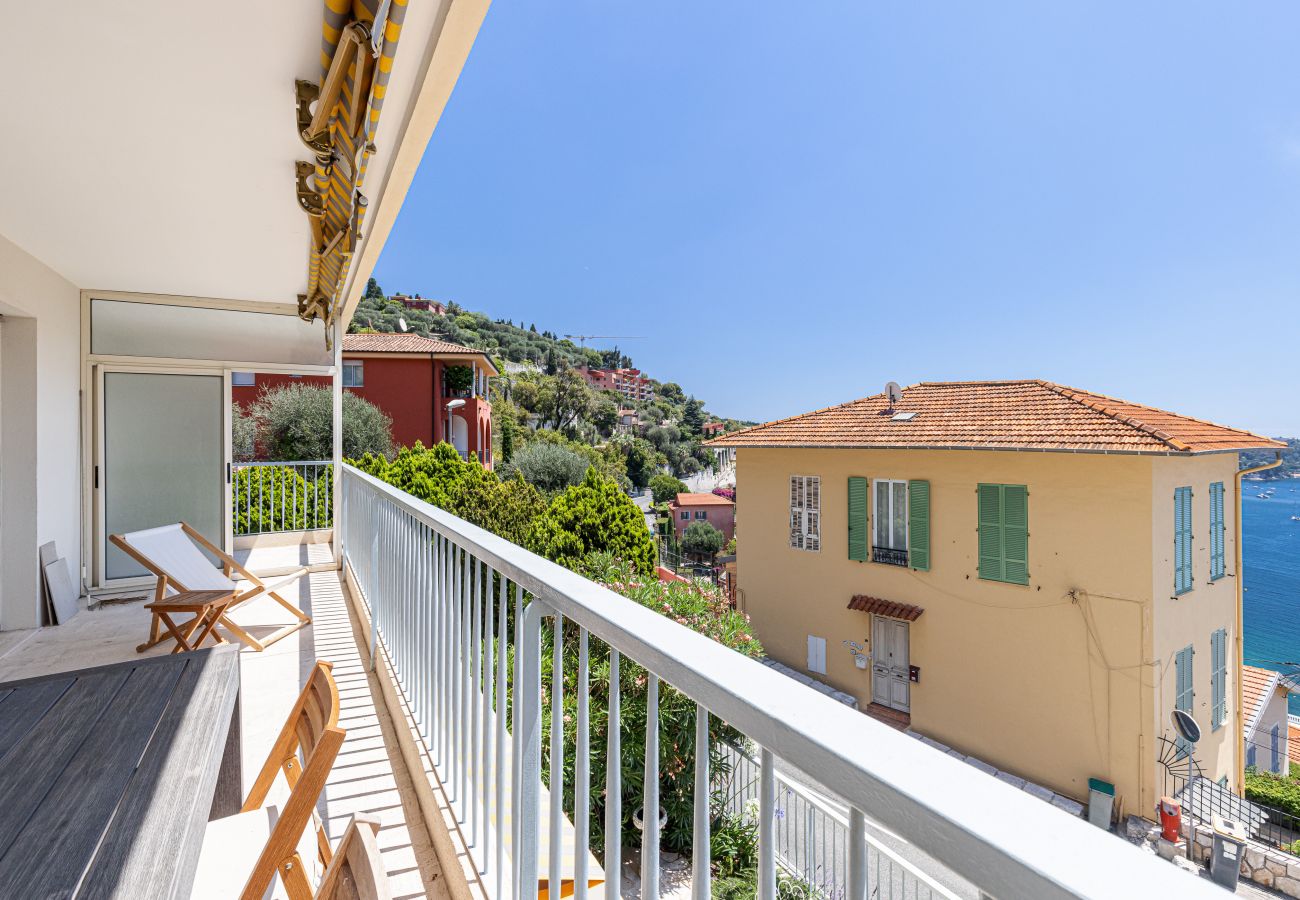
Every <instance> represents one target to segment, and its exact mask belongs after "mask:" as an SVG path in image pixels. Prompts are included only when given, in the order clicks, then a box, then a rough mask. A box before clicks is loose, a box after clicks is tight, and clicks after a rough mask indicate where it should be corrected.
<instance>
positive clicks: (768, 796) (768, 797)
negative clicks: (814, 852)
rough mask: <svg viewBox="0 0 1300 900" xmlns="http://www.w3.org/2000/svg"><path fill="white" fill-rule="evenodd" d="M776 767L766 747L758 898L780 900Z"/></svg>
mask: <svg viewBox="0 0 1300 900" xmlns="http://www.w3.org/2000/svg"><path fill="white" fill-rule="evenodd" d="M775 838H776V765H775V761H774V758H773V756H772V751H771V750H768V749H767V748H766V747H764V748H763V750H762V752H761V753H760V755H759V775H758V898H759V900H776V843H775Z"/></svg>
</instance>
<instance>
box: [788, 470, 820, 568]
mask: <svg viewBox="0 0 1300 900" xmlns="http://www.w3.org/2000/svg"><path fill="white" fill-rule="evenodd" d="M821 518H822V480H821V478H820V477H819V476H817V475H791V476H790V546H791V547H793V548H794V549H796V550H811V551H813V552H814V553H815V552H817V551H820V550H821V548H822V523H821Z"/></svg>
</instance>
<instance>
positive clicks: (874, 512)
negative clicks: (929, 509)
mask: <svg viewBox="0 0 1300 900" xmlns="http://www.w3.org/2000/svg"><path fill="white" fill-rule="evenodd" d="M896 484H901V485H902V486H903V541H902V546H895V545H894V544H887V543H885V542H883V541H882V540H881V534H880V530H881V527H882V526H884V527H885V528H888V529H889V531H890V532H891V535H890V536H891V537H892V536H893V535H892V532H893V530H894V489H893V488H894V485H896ZM881 485H886V486H888V487H889V490H888V492H887V493H886V494H885V496H886V498H887V499H888V500H889V512H888V514H887V515H883V516H882V515H880V512H879V510H880V487H881ZM907 492H908V483H907V482H906V481H905V480H903V479H900V478H876V479H873V480H872V482H871V509H870V510H868V513H869V514H870V516H871V520H872V521H871V546H872V548H873V549H874V548H876V547H885V548H888V549H890V550H897V551H898V552H900V553H906V552H907V547H908V543H907V540H908V537H909V534H908V531H909V529H910V528H911V527H912V523H911V517H910V516H909V515H908V509H907V508H908V506H909V503H908V495H907Z"/></svg>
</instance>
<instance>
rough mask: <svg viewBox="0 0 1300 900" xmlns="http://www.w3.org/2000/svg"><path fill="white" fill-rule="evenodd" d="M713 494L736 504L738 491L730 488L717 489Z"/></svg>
mask: <svg viewBox="0 0 1300 900" xmlns="http://www.w3.org/2000/svg"><path fill="white" fill-rule="evenodd" d="M713 493H715V494H717V495H718V496H719V497H726V498H727V499H728V500H730V501H731V502H732V503H735V502H736V489H735V488H728V487H715V488H714V489H713Z"/></svg>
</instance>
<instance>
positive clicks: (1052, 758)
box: [737, 448, 1235, 814]
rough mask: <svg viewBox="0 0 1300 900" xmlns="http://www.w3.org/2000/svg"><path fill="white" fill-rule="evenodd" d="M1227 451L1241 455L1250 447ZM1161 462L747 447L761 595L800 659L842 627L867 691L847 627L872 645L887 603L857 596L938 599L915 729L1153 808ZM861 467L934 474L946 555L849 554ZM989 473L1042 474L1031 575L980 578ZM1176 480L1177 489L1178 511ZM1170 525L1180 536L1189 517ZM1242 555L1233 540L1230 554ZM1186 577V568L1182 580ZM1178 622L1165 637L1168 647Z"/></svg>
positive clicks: (770, 627) (1023, 480) (748, 549)
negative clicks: (800, 539) (1092, 782)
mask: <svg viewBox="0 0 1300 900" xmlns="http://www.w3.org/2000/svg"><path fill="white" fill-rule="evenodd" d="M1216 459H1218V460H1219V461H1220V462H1219V465H1220V466H1222V465H1227V466H1228V467H1229V469H1231V466H1232V465H1234V462H1233V460H1235V456H1233V455H1225V456H1223V457H1216ZM1160 462H1162V463H1163V462H1164V461H1163V460H1161V461H1160ZM1168 462H1169V465H1170V466H1171V467H1172V466H1173V465H1174V464H1178V463H1183V462H1185V461H1183V460H1171V461H1168ZM1155 464H1156V461H1155V460H1153V458H1150V457H1139V456H1118V455H1117V456H1102V455H1093V454H1067V453H1020V452H994V451H988V452H985V451H918V450H910V451H907V450H816V449H811V450H804V449H800V450H793V449H754V448H744V449H741V450H740V451H739V452H738V455H737V489H738V493H739V502H738V509H737V515H738V518H739V520H740V522H741V523H742V525H741V526H740V528H741V530H740V534H739V548H738V560H737V562H738V567H739V584H740V587H741V589H742V591H743V592H744V602H745V604H746V609H747V611H748V612H749V614H750V615H751V617H752V619H753V622H754V626H755V628H756V630H757V632H758V635H759V638H760V639H761V640H762V641H763V644H764V646H765V647H766V648H767V650H768V652H769V653H770V654H771V655H772V656H774V657H775V658H777V659H779V660H781V661H782V662H784V663H786V664H787V665H791V666H793V667H795V668H797V669H800V670H805V666H806V663H807V637H808V636H809V635H816V636H819V637H824V638H826V641H827V674H826V676H825V677H824V680H825V681H826V682H828V683H830V684H832V685H834V686H835V687H837V688H839V689H841V690H844V691H847V692H849V693H851V694H853V695H855V696H857V697H858V699H859V702H860V704H862V705H863V706H865V705H866V704H868V703H870V701H871V675H870V671H869V670H867V671H863V670H860V669H858V668H856V667H855V665H854V662H853V658H852V655H851V654H850V652H849V651H848V649H847V648H846V647H845V646H844V645H843V643H842V642H843V641H845V640H854V641H857V642H858V643H860V644H862V643H869V641H870V635H871V630H870V617H869V616H868V615H867V614H865V613H861V612H855V611H852V610H849V609H847V608H846V607H847V604H848V601H849V599H850V598H851V597H852V596H853V595H855V594H868V595H871V596H874V597H880V598H882V599H886V600H892V601H898V602H903V603H909V604H913V605H916V606H920V607H923V608H924V609H925V612H924V614H923V615H922V616H921V617H920V618H919V619H918V620H917V621H915V622H913V623H912V625H911V636H910V641H911V643H910V652H911V662H912V664H913V665H917V666H920V667H921V679H920V683H919V684H914V685H912V696H911V716H912V727H913V728H915V729H916V730H917V731H919V732H921V733H923V734H926V735H929V736H931V737H933V738H935V739H937V740H940V741H942V742H944V743H946V744H949V745H950V746H952V747H954V748H957V749H959V750H961V751H963V752H965V753H968V754H974V755H975V756H977V757H980V758H982V759H984V760H985V761H987V762H989V763H991V764H993V765H995V766H998V767H999V768H1003V769H1006V770H1008V771H1011V772H1014V773H1016V774H1018V775H1020V776H1022V777H1025V778H1028V779H1031V780H1033V781H1035V782H1038V783H1040V784H1043V785H1046V786H1048V787H1051V788H1053V789H1054V790H1057V791H1059V792H1061V793H1064V794H1068V795H1071V796H1074V797H1077V798H1079V799H1086V794H1087V781H1088V778H1089V777H1101V778H1104V779H1106V780H1108V781H1112V782H1114V783H1115V785H1116V790H1117V795H1118V796H1117V800H1118V801H1119V802H1120V803H1121V804H1123V806H1124V807H1125V808H1126V810H1127V811H1130V812H1139V813H1146V814H1149V811H1148V810H1146V807H1147V806H1150V805H1153V804H1154V797H1155V793H1154V791H1155V790H1156V788H1155V787H1154V782H1155V780H1156V779H1155V775H1154V756H1153V752H1152V748H1151V740H1152V734H1153V728H1154V727H1155V722H1156V719H1157V718H1158V716H1159V715H1160V713H1158V712H1157V710H1156V706H1157V699H1156V698H1155V697H1154V687H1155V685H1156V681H1157V679H1156V677H1155V676H1154V675H1153V674H1151V673H1152V666H1150V665H1148V663H1149V661H1150V660H1151V658H1152V649H1151V647H1152V638H1151V628H1152V627H1153V626H1154V627H1167V623H1166V621H1165V620H1166V619H1168V618H1170V617H1169V616H1162V617H1160V618H1159V619H1158V621H1156V622H1154V623H1153V621H1152V618H1151V617H1152V605H1151V598H1152V590H1153V585H1154V584H1155V583H1157V581H1159V580H1160V579H1162V578H1163V574H1161V575H1159V576H1157V574H1156V572H1155V568H1156V564H1157V563H1156V560H1157V558H1160V557H1161V556H1162V555H1161V554H1159V553H1153V541H1154V540H1156V539H1158V538H1160V539H1162V535H1161V528H1162V527H1163V526H1161V525H1159V524H1157V523H1156V522H1155V517H1154V516H1153V513H1152V496H1153V494H1152V492H1153V488H1154V487H1155V486H1156V484H1157V481H1158V479H1157V476H1156V474H1155ZM1163 471H1164V470H1163V469H1162V473H1163ZM1171 471H1172V469H1171ZM1215 471H1217V469H1216V470H1215ZM796 474H798V475H818V476H820V477H821V479H822V549H821V551H820V552H815V553H814V552H808V551H802V550H795V549H791V548H790V546H789V528H788V512H789V496H788V491H789V477H790V476H791V475H796ZM1197 474H1200V473H1199V472H1198V473H1197ZM855 475H856V476H864V477H867V478H869V479H872V480H874V479H876V478H891V479H927V480H929V482H930V485H931V544H932V553H931V557H932V559H931V568H930V571H928V572H914V571H911V570H908V569H902V568H898V567H894V566H888V565H883V564H879V563H872V562H865V563H863V562H855V561H852V560H850V559H849V558H848V521H847V520H848V511H847V503H846V499H847V497H846V494H847V491H846V486H847V479H848V478H849V477H850V476H855ZM980 482H991V483H1006V484H1025V485H1027V486H1028V488H1029V569H1030V583H1029V585H1028V586H1023V585H1008V584H1002V583H999V582H989V581H982V580H980V578H979V575H978V562H977V540H976V493H975V492H976V485H977V484H979V483H980ZM1229 490H1230V487H1229ZM1204 491H1205V489H1202V492H1204ZM1172 496H1173V495H1172V489H1171V490H1170V492H1169V497H1170V500H1169V506H1170V514H1171V515H1172V502H1173V501H1172ZM1207 516H1208V513H1207ZM1207 523H1208V519H1207ZM1168 527H1169V529H1170V531H1169V543H1170V548H1172V541H1173V537H1172V518H1171V520H1170V522H1169V524H1168ZM1231 553H1232V549H1231V545H1229V547H1228V554H1229V560H1231ZM1165 555H1168V554H1165ZM1202 556H1203V557H1204V568H1205V570H1206V573H1208V565H1209V563H1208V551H1206V552H1205V553H1201V552H1198V555H1197V562H1198V567H1199V566H1200V565H1201V562H1202V559H1201V558H1202ZM1198 571H1199V568H1198ZM1172 577H1173V576H1172V570H1171V571H1170V573H1169V579H1168V580H1169V584H1170V585H1172ZM1200 589H1201V588H1200V585H1199V584H1198V587H1197V590H1198V591H1199V590H1200ZM1215 590H1217V591H1218V593H1219V594H1222V595H1224V596H1227V595H1228V594H1229V589H1228V588H1227V587H1224V588H1218V587H1217V586H1216V588H1215ZM1166 593H1169V591H1167V592H1166ZM1204 593H1211V591H1205V592H1204ZM1198 600H1199V598H1198ZM1223 610H1226V611H1223ZM1221 612H1222V615H1223V619H1222V621H1223V623H1224V625H1225V627H1229V628H1230V629H1231V627H1232V621H1233V616H1232V609H1231V607H1230V606H1227V607H1222V610H1221V607H1220V604H1218V603H1217V601H1216V602H1215V604H1214V613H1213V614H1214V615H1215V616H1218V615H1220V613H1221ZM1197 614H1198V615H1202V614H1204V613H1203V612H1199V611H1198V613H1197ZM1185 627H1186V630H1187V631H1188V632H1193V631H1194V632H1196V633H1198V634H1199V633H1200V632H1201V631H1204V636H1203V637H1201V638H1198V640H1199V641H1201V642H1203V643H1204V645H1205V650H1204V652H1203V653H1201V654H1198V657H1197V663H1198V665H1199V664H1201V663H1202V662H1203V663H1204V665H1205V666H1206V667H1207V669H1206V674H1205V676H1204V678H1205V680H1204V682H1203V683H1204V684H1205V686H1206V693H1205V697H1206V698H1207V699H1208V697H1209V693H1208V685H1209V681H1208V678H1209V675H1208V665H1209V649H1208V648H1209V644H1208V641H1209V632H1210V630H1212V629H1211V628H1209V627H1208V626H1207V625H1205V624H1199V625H1198V624H1195V623H1186V625H1185ZM1215 627H1219V626H1218V625H1216V626H1215ZM1178 634H1179V632H1177V631H1176V630H1171V636H1170V637H1168V638H1165V637H1162V638H1161V641H1160V647H1161V649H1162V651H1163V648H1164V647H1165V644H1167V643H1168V641H1169V640H1172V639H1175V638H1177V636H1178ZM1179 646H1182V645H1179ZM1198 646H1200V644H1199V643H1198ZM1199 678H1200V676H1199V673H1198V684H1199V683H1201V682H1200V681H1199ZM1169 702H1170V705H1172V694H1170V701H1169ZM1164 716H1165V717H1166V718H1167V710H1166V711H1165V712H1164ZM1207 722H1208V714H1207Z"/></svg>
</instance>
